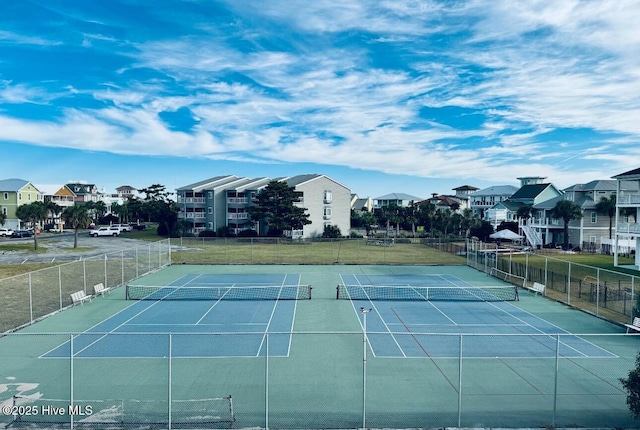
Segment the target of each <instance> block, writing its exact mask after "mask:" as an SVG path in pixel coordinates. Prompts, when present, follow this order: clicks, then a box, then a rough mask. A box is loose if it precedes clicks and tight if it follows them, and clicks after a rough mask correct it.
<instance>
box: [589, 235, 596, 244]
mask: <svg viewBox="0 0 640 430" xmlns="http://www.w3.org/2000/svg"><path fill="white" fill-rule="evenodd" d="M589 243H590V244H591V245H595V244H596V237H595V236H589Z"/></svg>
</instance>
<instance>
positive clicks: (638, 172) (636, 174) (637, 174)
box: [612, 167, 640, 179]
mask: <svg viewBox="0 0 640 430" xmlns="http://www.w3.org/2000/svg"><path fill="white" fill-rule="evenodd" d="M624 177H630V178H631V177H633V179H637V178H640V167H638V168H637V169H633V170H629V171H628V172H624V173H620V174H618V175H615V176H612V178H615V179H618V178H624Z"/></svg>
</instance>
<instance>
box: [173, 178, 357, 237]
mask: <svg viewBox="0 0 640 430" xmlns="http://www.w3.org/2000/svg"><path fill="white" fill-rule="evenodd" d="M272 180H274V179H271V178H266V177H263V178H253V179H252V178H240V177H238V176H234V175H228V176H217V177H214V178H210V179H206V180H204V181H200V182H197V183H194V184H190V185H186V186H184V187H180V188H178V189H177V199H178V205H179V206H180V213H179V214H178V218H179V219H181V220H185V221H187V222H189V223H190V224H192V228H191V231H192V232H193V233H196V234H197V233H200V232H201V231H204V230H212V231H217V230H218V229H220V228H221V227H226V228H228V229H229V231H230V232H231V233H234V234H238V233H240V232H242V231H243V230H248V229H255V230H257V231H259V232H260V233H261V234H264V233H266V232H265V231H264V228H263V227H262V226H260V225H259V222H256V221H255V220H251V219H250V217H249V213H248V211H247V208H248V207H249V206H251V205H252V204H253V199H254V197H255V196H256V195H257V193H259V192H260V191H261V190H262V189H264V187H266V186H267V185H268V184H269V182H271V181H272ZM276 180H278V181H283V182H285V183H286V184H287V185H288V186H290V187H294V189H295V191H296V192H297V193H298V194H299V195H300V202H299V203H298V204H299V205H300V206H301V207H304V208H306V209H307V213H308V214H309V215H310V217H309V220H310V221H311V224H309V225H306V226H304V228H303V229H302V230H299V231H293V232H288V234H290V235H291V236H292V237H294V238H297V237H314V236H319V235H321V234H322V232H323V231H324V226H325V225H335V226H337V227H338V228H340V231H341V232H342V234H345V235H346V234H349V229H350V222H351V216H350V215H351V211H350V209H351V190H349V189H348V188H347V187H345V186H344V185H341V184H339V183H338V182H336V181H334V180H333V179H331V178H329V177H327V176H325V175H319V174H311V175H298V176H292V177H284V178H276Z"/></svg>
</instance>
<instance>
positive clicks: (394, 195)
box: [374, 193, 423, 202]
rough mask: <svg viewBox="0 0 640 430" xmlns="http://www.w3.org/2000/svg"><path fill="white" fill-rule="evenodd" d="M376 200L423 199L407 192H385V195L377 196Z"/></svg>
mask: <svg viewBox="0 0 640 430" xmlns="http://www.w3.org/2000/svg"><path fill="white" fill-rule="evenodd" d="M374 200H413V201H416V202H417V201H420V200H423V199H422V198H421V197H416V196H412V195H410V194H405V193H391V194H385V195H384V196H380V197H375V198H374Z"/></svg>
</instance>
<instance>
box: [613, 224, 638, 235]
mask: <svg viewBox="0 0 640 430" xmlns="http://www.w3.org/2000/svg"><path fill="white" fill-rule="evenodd" d="M616 233H623V234H640V224H638V223H637V222H619V223H618V226H617V227H616Z"/></svg>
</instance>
